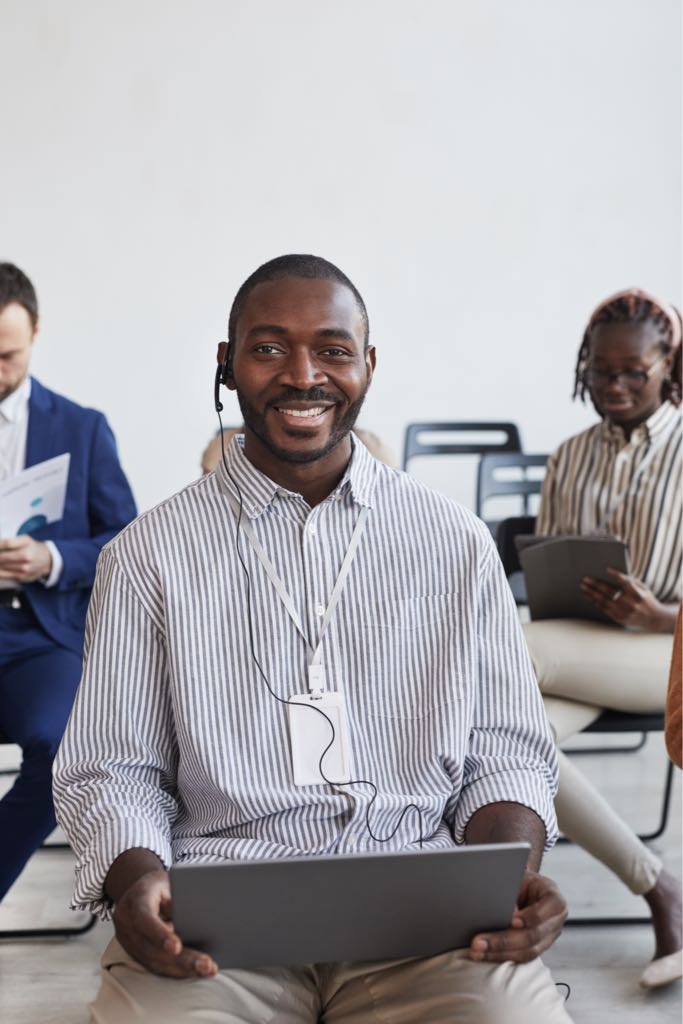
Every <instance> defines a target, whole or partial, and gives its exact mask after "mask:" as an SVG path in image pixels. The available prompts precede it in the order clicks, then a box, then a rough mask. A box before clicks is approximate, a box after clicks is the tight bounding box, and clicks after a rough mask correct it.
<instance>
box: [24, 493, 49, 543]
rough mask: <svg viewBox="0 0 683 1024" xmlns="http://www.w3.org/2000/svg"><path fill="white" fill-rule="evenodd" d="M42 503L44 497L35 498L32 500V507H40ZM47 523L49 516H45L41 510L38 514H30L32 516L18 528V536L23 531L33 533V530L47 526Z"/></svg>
mask: <svg viewBox="0 0 683 1024" xmlns="http://www.w3.org/2000/svg"><path fill="white" fill-rule="evenodd" d="M42 504H43V499H42V498H34V499H33V501H32V502H31V508H38V506H39V505H42ZM46 523H47V516H44V515H43V514H42V513H40V512H39V513H37V514H36V515H33V516H30V518H28V519H27V520H26V522H24V523H22V524H21V526H20V527H19V529H18V530H17V537H20V536H21V534H22V533H31V532H32V531H33V530H37V529H39V527H41V526H45V524H46Z"/></svg>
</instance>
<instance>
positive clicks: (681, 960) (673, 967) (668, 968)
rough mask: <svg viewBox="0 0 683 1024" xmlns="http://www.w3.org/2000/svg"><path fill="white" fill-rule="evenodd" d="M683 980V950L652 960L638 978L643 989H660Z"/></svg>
mask: <svg viewBox="0 0 683 1024" xmlns="http://www.w3.org/2000/svg"><path fill="white" fill-rule="evenodd" d="M679 978H683V949H679V950H678V951H677V952H676V953H669V955H668V956H660V957H658V958H657V960H652V961H651V962H650V963H649V964H648V965H647V967H646V968H645V970H644V971H643V973H642V974H641V976H640V984H641V985H642V987H643V988H661V987H662V985H670V984H671V982H672V981H678V979H679Z"/></svg>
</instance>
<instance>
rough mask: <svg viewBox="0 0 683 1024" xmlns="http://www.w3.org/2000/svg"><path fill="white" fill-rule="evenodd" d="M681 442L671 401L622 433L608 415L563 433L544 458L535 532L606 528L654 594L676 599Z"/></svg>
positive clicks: (681, 508) (680, 552)
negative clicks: (584, 427)
mask: <svg viewBox="0 0 683 1024" xmlns="http://www.w3.org/2000/svg"><path fill="white" fill-rule="evenodd" d="M682 444H683V433H682V432H681V413H680V410H678V409H676V408H675V407H674V406H673V405H672V404H671V403H670V402H664V403H663V404H662V405H660V407H659V408H658V409H657V410H656V411H655V412H654V413H653V414H652V416H650V418H649V419H648V420H646V421H645V422H644V423H641V424H640V426H638V427H636V429H635V430H634V431H633V432H632V434H631V437H630V439H629V440H628V441H627V440H626V438H625V436H624V432H623V431H622V429H621V427H618V426H616V425H615V424H612V423H610V422H609V421H608V420H603V421H602V422H601V423H597V424H596V425H595V426H594V427H590V428H589V429H588V430H584V431H583V433H581V434H577V435H576V436H575V437H571V438H569V440H568V441H565V442H564V443H563V444H561V445H560V447H559V448H558V449H557V451H556V452H554V454H553V455H551V456H550V459H549V460H548V470H547V473H546V477H545V480H544V482H543V489H542V492H541V507H540V509H539V514H538V519H537V522H536V532H537V533H540V534H563V533H569V534H584V535H585V534H591V533H596V532H601V533H609V534H612V535H613V536H615V537H618V538H619V539H620V540H622V541H623V542H624V543H625V544H626V546H627V547H628V553H629V566H630V570H631V572H632V574H633V575H634V576H635V577H636V578H637V579H639V580H642V582H643V583H645V584H646V585H647V586H648V587H649V588H650V590H652V592H653V593H654V595H655V597H657V598H658V599H659V600H660V601H662V602H664V603H673V602H675V601H678V600H680V598H681V582H682V581H681V568H682V564H681V560H682V556H683V546H682V545H681V515H682V513H683V506H682V505H681V469H682V467H683V462H682V460H681V446H682ZM641 467H643V468H642V469H641Z"/></svg>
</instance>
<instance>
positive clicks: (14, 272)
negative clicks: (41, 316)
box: [0, 263, 38, 328]
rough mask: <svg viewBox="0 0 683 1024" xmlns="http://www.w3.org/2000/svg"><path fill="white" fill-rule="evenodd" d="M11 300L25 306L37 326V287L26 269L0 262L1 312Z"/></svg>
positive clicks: (33, 323) (32, 322) (34, 325)
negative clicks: (26, 272)
mask: <svg viewBox="0 0 683 1024" xmlns="http://www.w3.org/2000/svg"><path fill="white" fill-rule="evenodd" d="M10 302H18V303H19V305H20V306H23V307H24V309H25V310H26V312H27V313H28V315H29V317H30V318H31V324H32V326H33V327H34V328H35V327H36V325H37V323H38V296H37V295H36V290H35V288H34V287H33V285H32V284H31V282H30V281H29V279H28V277H27V276H26V274H25V273H24V271H23V270H20V269H19V267H17V266H15V264H14V263H0V312H2V310H3V309H4V308H5V306H9V304H10Z"/></svg>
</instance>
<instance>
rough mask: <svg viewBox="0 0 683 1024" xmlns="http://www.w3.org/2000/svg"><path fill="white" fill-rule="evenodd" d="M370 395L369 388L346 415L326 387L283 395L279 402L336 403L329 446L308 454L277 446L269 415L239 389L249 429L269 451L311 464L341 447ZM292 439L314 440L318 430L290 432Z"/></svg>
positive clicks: (287, 459)
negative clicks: (268, 420)
mask: <svg viewBox="0 0 683 1024" xmlns="http://www.w3.org/2000/svg"><path fill="white" fill-rule="evenodd" d="M366 394H367V388H366V389H365V391H364V392H363V394H362V395H361V396H360V398H358V399H356V401H355V402H352V403H351V405H349V406H348V407H347V408H346V411H345V412H343V413H342V412H340V405H339V400H338V399H337V398H336V396H335V395H328V394H327V393H326V392H325V391H323V389H322V388H311V389H310V390H309V391H298V390H297V389H296V388H288V389H287V391H286V392H285V393H283V394H282V395H280V396H279V398H278V402H286V401H290V402H291V401H299V402H325V403H333V405H334V410H335V412H334V418H333V420H332V427H331V428H330V434H329V437H328V438H327V441H326V442H325V444H324V445H323V446H322V447H320V448H314V449H312V450H311V449H309V450H307V451H292V450H291V449H289V448H282V447H281V446H280V445H278V444H276V442H275V441H274V440H273V437H272V435H271V433H270V431H269V429H268V425H267V423H266V416H265V413H263V412H259V410H258V409H256V407H255V406H253V405H252V404H251V402H250V401H249V400H248V399H247V398H245V396H244V395H243V394H242V393H241V392H240V390H239V388H237V401H238V402H239V406H240V409H241V411H242V417H243V419H244V425H245V427H248V428H249V430H251V432H252V433H253V434H255V435H256V437H258V439H259V441H261V443H262V444H263V445H265V447H266V448H267V449H268V451H269V452H270V453H271V454H272V455H274V456H275V457H276V458H278V459H281V460H282V461H283V462H290V463H298V464H303V463H307V462H317V460H318V459H322V458H324V457H325V456H326V455H329V453H330V452H331V451H332V450H333V449H334V448H336V447H337V445H338V444H339V443H340V442H341V441H343V440H344V438H345V437H347V436H348V434H349V433H350V431H351V430H352V429H353V426H354V424H355V422H356V420H357V419H358V414H359V413H360V411H361V408H362V407H363V402H364V401H365V396H366ZM278 402H269V403H268V406H267V407H266V408H272V407H273V406H276V405H277V404H278ZM286 433H288V434H289V435H290V437H292V438H297V439H299V440H305V439H306V438H309V437H314V436H315V433H314V431H310V430H308V431H307V430H305V429H303V430H296V431H294V430H291V431H286Z"/></svg>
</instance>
